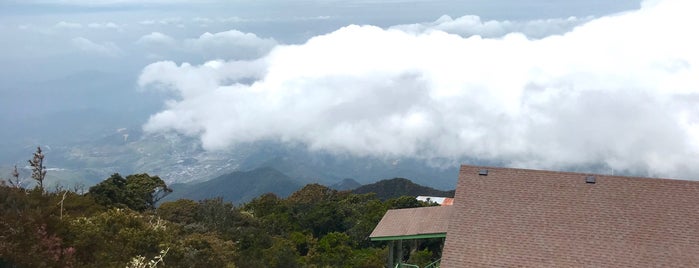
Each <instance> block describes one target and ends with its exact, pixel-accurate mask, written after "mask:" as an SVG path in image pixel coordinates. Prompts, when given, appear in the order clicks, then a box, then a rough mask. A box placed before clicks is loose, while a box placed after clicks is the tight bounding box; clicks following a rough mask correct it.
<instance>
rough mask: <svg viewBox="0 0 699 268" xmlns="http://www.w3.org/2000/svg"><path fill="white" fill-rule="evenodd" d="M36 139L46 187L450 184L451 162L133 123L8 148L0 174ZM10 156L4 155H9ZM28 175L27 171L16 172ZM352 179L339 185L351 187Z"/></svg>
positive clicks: (22, 156)
mask: <svg viewBox="0 0 699 268" xmlns="http://www.w3.org/2000/svg"><path fill="white" fill-rule="evenodd" d="M29 144H39V145H41V146H42V149H44V152H45V155H46V164H47V166H48V167H49V168H54V169H55V170H56V171H50V172H49V173H48V175H47V180H46V183H47V184H48V185H54V184H60V185H62V186H64V187H68V188H72V187H73V186H74V185H84V186H85V187H89V186H92V185H94V184H96V183H98V182H100V181H102V180H104V179H106V178H107V177H109V176H110V175H111V174H113V173H120V174H122V175H128V174H135V173H148V174H151V175H157V176H160V177H161V178H162V179H163V180H165V181H166V182H167V183H169V184H175V183H187V182H202V181H206V180H210V179H214V178H217V177H218V176H221V175H225V174H229V173H231V172H235V171H249V170H254V169H257V168H260V167H271V168H274V169H276V170H278V171H279V172H281V173H283V174H285V175H286V176H288V177H290V178H291V179H293V180H294V181H296V182H298V183H299V184H301V185H305V184H307V183H320V184H323V185H333V184H335V183H337V182H338V181H340V180H342V179H345V178H352V179H354V180H355V181H356V182H358V183H360V184H367V183H372V182H375V181H377V180H379V179H382V178H394V177H405V178H411V179H412V180H414V181H415V182H416V183H420V184H422V185H427V186H430V187H434V188H437V189H450V188H453V187H454V185H455V183H456V178H457V176H458V167H457V166H449V165H446V166H439V165H434V164H430V163H427V162H426V161H423V160H420V159H414V158H377V157H358V156H352V155H346V154H335V153H332V152H326V151H313V150H308V149H307V148H306V147H305V146H303V145H298V144H296V145H294V144H286V143H279V142H256V143H249V144H241V145H237V146H235V147H234V148H231V149H229V150H225V151H205V150H203V149H202V148H201V145H200V143H199V141H198V140H197V139H196V138H193V137H188V136H185V135H180V134H176V133H161V134H151V133H144V132H143V131H141V130H140V129H138V128H136V129H133V128H118V127H115V128H114V130H112V132H110V133H108V134H104V135H102V136H101V137H100V138H97V139H93V140H90V141H83V142H74V143H67V144H61V143H57V144H53V143H52V144H43V143H38V142H36V143H35V142H29V143H27V145H23V146H21V149H16V150H9V151H7V152H6V153H7V155H4V154H3V155H4V156H5V161H3V162H0V177H7V176H9V174H10V173H9V172H10V170H11V167H12V166H13V165H15V164H18V167H19V168H20V169H22V168H23V165H25V164H24V163H26V160H27V159H29V158H30V157H31V154H32V152H34V151H35V150H36V145H34V146H30V145H29ZM10 155H12V156H10ZM20 173H23V175H22V176H24V177H29V175H30V174H29V170H20ZM357 186H358V185H346V186H342V187H341V189H352V188H354V187H357Z"/></svg>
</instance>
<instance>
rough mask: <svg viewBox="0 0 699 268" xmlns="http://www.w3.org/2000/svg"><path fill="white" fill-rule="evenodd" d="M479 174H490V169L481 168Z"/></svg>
mask: <svg viewBox="0 0 699 268" xmlns="http://www.w3.org/2000/svg"><path fill="white" fill-rule="evenodd" d="M478 175H479V176H488V170H487V169H481V170H479V171H478Z"/></svg>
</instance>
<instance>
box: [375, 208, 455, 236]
mask: <svg viewBox="0 0 699 268" xmlns="http://www.w3.org/2000/svg"><path fill="white" fill-rule="evenodd" d="M450 215H451V206H439V207H420V208H404V209H391V210H388V211H387V212H386V214H384V216H383V218H382V219H381V221H380V222H379V224H378V225H376V228H374V231H373V232H371V235H369V237H370V238H371V240H374V241H378V240H396V239H417V238H432V237H444V236H445V234H446V232H447V223H448V221H449V217H450Z"/></svg>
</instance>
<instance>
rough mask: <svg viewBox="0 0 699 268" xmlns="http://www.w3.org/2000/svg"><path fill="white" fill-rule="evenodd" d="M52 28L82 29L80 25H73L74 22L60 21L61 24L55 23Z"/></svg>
mask: <svg viewBox="0 0 699 268" xmlns="http://www.w3.org/2000/svg"><path fill="white" fill-rule="evenodd" d="M54 27H56V28H63V29H80V28H82V27H83V25H82V24H80V23H75V22H67V21H61V22H58V23H56V25H54Z"/></svg>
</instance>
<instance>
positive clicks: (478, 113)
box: [140, 0, 699, 178]
mask: <svg viewBox="0 0 699 268" xmlns="http://www.w3.org/2000/svg"><path fill="white" fill-rule="evenodd" d="M697 5H699V3H697V2H696V1H692V0H677V1H662V2H659V3H657V4H655V5H649V4H646V5H644V6H643V8H641V9H640V10H638V11H634V12H629V13H625V14H620V15H616V16H610V17H603V18H599V19H594V20H592V21H590V22H588V23H586V24H584V25H581V26H579V27H577V28H575V29H574V30H572V31H571V32H567V33H564V34H562V35H556V36H550V37H545V38H541V39H536V40H532V39H528V38H526V37H525V36H523V35H521V34H508V35H505V36H503V37H499V38H496V39H491V38H481V37H478V36H472V37H469V38H464V37H462V36H459V35H454V34H448V33H446V32H444V31H440V30H430V31H422V30H419V31H412V30H411V31H407V30H405V28H402V27H399V28H394V29H388V30H384V29H380V28H377V27H372V26H349V27H345V28H342V29H340V30H338V31H335V32H333V33H330V34H327V35H323V36H317V37H315V38H312V39H310V40H309V41H308V42H307V43H305V44H302V45H293V46H292V45H280V46H277V47H276V48H275V49H274V50H272V52H271V53H270V54H269V55H267V56H265V57H264V58H262V59H260V60H255V61H231V62H221V61H216V62H209V63H207V64H204V65H201V66H192V65H189V64H182V65H180V66H177V65H175V64H174V63H172V62H159V63H154V64H152V65H149V66H148V67H146V68H145V69H144V70H143V73H142V75H141V78H140V84H141V86H144V87H146V86H148V85H160V86H162V87H161V88H163V87H164V88H167V89H169V90H172V91H174V92H176V93H178V94H179V96H180V99H178V100H172V101H170V102H168V104H167V107H166V108H165V110H163V111H162V112H160V113H158V114H155V115H153V116H152V117H151V118H150V120H149V122H148V123H147V124H146V125H145V126H144V128H145V129H146V130H148V131H170V130H174V131H179V132H182V133H186V134H189V135H197V136H200V138H201V141H202V144H203V146H204V147H205V148H206V149H210V150H212V149H223V148H228V147H230V146H235V145H236V144H239V143H244V142H250V141H257V140H265V139H272V140H280V141H289V142H301V143H304V144H306V145H307V146H308V147H309V148H311V149H320V150H329V151H334V152H343V153H352V154H356V155H379V156H417V157H421V158H424V159H444V158H446V159H453V160H454V161H458V160H459V159H463V158H470V159H482V160H492V161H501V162H502V163H505V164H506V165H510V166H520V167H533V168H557V167H569V166H578V165H606V166H609V167H610V168H613V169H616V170H629V171H633V172H635V173H639V172H643V171H646V172H648V175H662V176H674V177H690V178H692V177H694V178H696V176H699V108H697V107H699V51H698V50H697V49H696V48H697V47H699V39H698V38H695V37H694V34H693V33H694V31H695V29H694V26H693V25H697V24H698V23H699V18H698V17H697V16H695V14H693V13H694V12H693V11H694V10H697ZM444 21H447V20H444ZM453 21H458V19H457V20H453ZM441 24H443V23H441ZM487 24H488V23H487V22H486V23H481V24H480V25H487ZM477 25H478V24H477ZM483 27H485V26H483ZM401 29H402V30H401ZM483 31H485V30H483ZM507 31H509V30H507ZM493 32H497V31H493ZM229 34H231V36H233V37H236V36H238V37H239V36H240V33H235V32H233V33H229ZM224 36H227V35H221V36H216V35H213V34H208V35H203V36H202V37H200V38H199V41H202V40H207V41H210V42H211V43H212V44H228V43H227V42H225V40H227V39H226V38H223V37H224ZM216 38H222V39H223V40H224V41H221V42H217V41H215V40H216ZM226 46H228V45H220V46H213V47H214V48H220V47H226ZM205 47H206V46H202V48H205ZM253 81H254V82H253Z"/></svg>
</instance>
